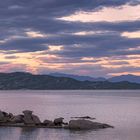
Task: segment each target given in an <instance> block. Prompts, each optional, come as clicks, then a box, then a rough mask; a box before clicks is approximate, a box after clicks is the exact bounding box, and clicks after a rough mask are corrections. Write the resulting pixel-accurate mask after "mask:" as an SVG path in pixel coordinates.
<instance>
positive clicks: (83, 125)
mask: <svg viewBox="0 0 140 140" xmlns="http://www.w3.org/2000/svg"><path fill="white" fill-rule="evenodd" d="M68 128H69V129H78V130H88V129H101V128H112V126H110V125H108V124H102V123H98V122H92V121H90V120H83V119H79V120H71V121H69V125H68Z"/></svg>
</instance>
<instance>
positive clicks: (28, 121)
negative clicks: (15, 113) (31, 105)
mask: <svg viewBox="0 0 140 140" xmlns="http://www.w3.org/2000/svg"><path fill="white" fill-rule="evenodd" d="M32 112H33V111H30V110H25V111H23V114H24V117H23V121H24V124H26V125H32V124H34V121H33V119H32Z"/></svg>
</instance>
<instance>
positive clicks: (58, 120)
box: [54, 117, 64, 126]
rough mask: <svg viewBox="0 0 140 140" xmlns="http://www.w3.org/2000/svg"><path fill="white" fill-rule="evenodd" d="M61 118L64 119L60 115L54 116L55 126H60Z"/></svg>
mask: <svg viewBox="0 0 140 140" xmlns="http://www.w3.org/2000/svg"><path fill="white" fill-rule="evenodd" d="M63 120H64V118H62V117H60V118H56V119H55V120H54V124H55V125H57V126H62V124H63Z"/></svg>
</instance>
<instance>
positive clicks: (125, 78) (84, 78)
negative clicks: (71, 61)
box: [49, 73, 140, 84]
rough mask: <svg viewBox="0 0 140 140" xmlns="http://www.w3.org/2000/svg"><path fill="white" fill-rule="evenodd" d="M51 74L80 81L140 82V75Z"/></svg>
mask: <svg viewBox="0 0 140 140" xmlns="http://www.w3.org/2000/svg"><path fill="white" fill-rule="evenodd" d="M49 75H51V76H56V77H69V78H73V79H76V80H79V81H109V82H122V81H127V82H131V83H139V84H140V76H136V75H131V74H128V75H120V76H114V77H111V78H104V77H96V78H95V77H91V76H80V75H72V74H64V73H50V74H49Z"/></svg>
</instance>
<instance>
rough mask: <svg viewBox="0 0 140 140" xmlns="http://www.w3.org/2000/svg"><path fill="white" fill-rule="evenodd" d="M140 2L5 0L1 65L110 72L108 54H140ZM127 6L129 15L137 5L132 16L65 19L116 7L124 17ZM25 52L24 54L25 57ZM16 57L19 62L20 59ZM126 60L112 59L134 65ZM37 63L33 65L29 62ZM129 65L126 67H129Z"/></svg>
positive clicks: (1, 14) (1, 21) (0, 25)
mask: <svg viewBox="0 0 140 140" xmlns="http://www.w3.org/2000/svg"><path fill="white" fill-rule="evenodd" d="M139 4H140V1H139V0H28V1H27V0H4V1H1V3H0V31H1V34H0V53H1V54H2V55H3V57H1V61H0V62H1V63H0V65H3V64H4V63H5V61H6V62H7V61H9V63H10V64H5V69H4V68H3V71H4V70H5V71H10V70H11V71H16V70H25V71H37V70H38V72H41V71H46V70H48V71H51V70H56V71H57V70H58V71H63V72H65V71H66V72H67V73H82V74H97V75H107V74H108V73H111V72H113V70H112V71H111V70H110V69H108V68H107V67H104V65H103V60H102V59H104V57H107V58H109V57H111V56H114V58H113V59H117V58H121V57H122V55H123V56H127V55H129V56H130V55H139V54H140V50H139V46H140V38H139V37H137V38H136V37H135V34H136V31H138V30H139V29H140V20H139V19H138V18H137V20H133V21H132V19H134V18H135V15H136V14H137V11H136V12H135V10H136V7H138V6H139ZM128 5H129V6H128ZM122 7H126V9H125V11H124V12H125V13H126V14H127V12H126V11H129V8H130V7H131V8H132V9H133V10H134V12H131V14H132V18H129V19H128V20H121V21H119V22H116V21H115V22H114V21H113V22H112V21H111V22H106V21H102V20H98V21H96V22H90V21H89V22H86V23H83V22H80V21H73V22H72V21H66V20H60V18H62V17H65V16H70V15H73V14H77V13H80V12H88V13H90V12H91V13H92V12H93V13H95V12H96V13H99V14H101V13H100V11H104V10H103V9H106V10H108V9H112V8H113V9H115V11H116V14H117V17H119V16H120V14H118V13H119V9H121V8H122ZM124 12H123V13H122V14H124ZM134 13H136V14H134ZM99 16H101V15H99ZM107 16H108V15H107ZM112 17H113V15H111V18H112ZM80 33H84V34H83V35H81V34H80ZM126 33H127V34H126ZM52 46H53V47H52ZM60 46H61V49H59V48H60ZM51 47H52V49H51ZM40 51H41V52H40ZM17 53H18V54H17ZM21 54H22V58H19V57H18V56H20V55H21ZM23 54H28V55H23ZM13 55H14V56H13ZM52 56H54V57H52ZM15 58H16V63H17V64H15V62H14V61H15V60H14V59H15ZM29 58H31V60H30V61H29ZM83 58H86V59H83ZM89 58H90V59H89ZM91 58H92V59H91ZM124 59H125V58H124V57H123V59H122V60H121V61H122V62H114V63H113V62H112V64H110V66H113V65H115V66H117V64H120V65H121V66H123V65H130V64H129V63H128V64H127V62H124ZM33 60H34V61H33ZM133 60H135V58H133ZM108 61H110V60H108ZM31 62H33V64H32V65H31V66H29V64H30V63H31ZM89 63H90V64H89ZM97 63H98V64H97ZM67 64H69V65H67ZM134 64H135V63H133V65H134ZM76 65H77V66H76ZM135 66H136V67H138V66H137V65H136V64H135ZM83 67H84V68H83ZM133 67H134V66H133ZM129 68H130V67H128V68H127V69H125V71H129ZM39 69H40V70H39ZM92 70H93V71H92ZM134 71H135V70H134ZM134 71H133V72H134ZM120 72H121V70H120ZM130 72H131V69H130Z"/></svg>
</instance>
